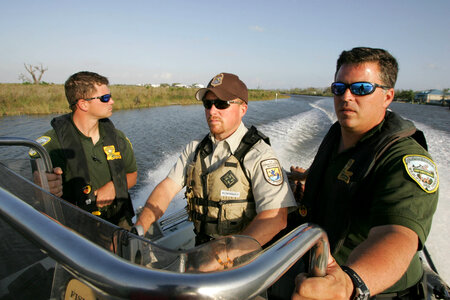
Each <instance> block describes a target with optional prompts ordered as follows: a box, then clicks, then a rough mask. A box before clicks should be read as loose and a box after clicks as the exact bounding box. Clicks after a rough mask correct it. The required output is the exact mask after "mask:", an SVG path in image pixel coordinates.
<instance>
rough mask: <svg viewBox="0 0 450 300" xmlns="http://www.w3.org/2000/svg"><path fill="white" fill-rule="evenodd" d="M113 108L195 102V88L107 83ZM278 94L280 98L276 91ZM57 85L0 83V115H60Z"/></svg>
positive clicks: (254, 95)
mask: <svg viewBox="0 0 450 300" xmlns="http://www.w3.org/2000/svg"><path fill="white" fill-rule="evenodd" d="M110 90H111V94H112V95H113V99H114V109H116V110H120V109H137V108H148V107H157V106H167V105H189V104H198V101H197V100H196V99H195V92H196V91H197V89H195V88H178V87H157V88H154V87H149V86H133V85H111V86H110ZM275 93H277V91H269V90H249V99H250V100H251V101H254V100H270V99H275ZM278 97H279V98H281V97H282V96H280V94H279V93H278ZM69 111H70V110H69V106H68V103H67V100H66V97H65V94H64V86H63V85H61V84H48V85H23V84H6V83H3V84H0V116H13V115H35V114H53V113H55V114H60V113H67V112H69Z"/></svg>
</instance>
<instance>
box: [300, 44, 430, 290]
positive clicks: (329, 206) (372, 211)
mask: <svg viewBox="0 0 450 300" xmlns="http://www.w3.org/2000/svg"><path fill="white" fill-rule="evenodd" d="M397 72H398V65H397V62H396V60H395V58H394V57H393V56H392V55H390V54H389V53H388V52H387V51H385V50H383V49H373V48H363V47H359V48H354V49H352V50H350V51H343V52H342V54H341V55H340V57H339V59H338V62H337V68H336V74H335V82H334V83H333V84H332V85H331V91H332V92H333V94H334V95H335V96H334V106H335V112H336V116H337V119H338V122H336V123H335V124H334V125H333V126H332V127H331V129H330V130H329V132H328V134H327V135H326V136H325V138H324V140H323V141H322V144H321V145H320V148H319V150H318V152H317V155H316V157H315V159H314V161H313V164H312V165H311V167H310V168H309V170H308V172H307V177H306V182H305V190H304V196H303V198H302V200H301V204H300V214H301V217H302V222H305V221H310V222H314V223H316V224H318V225H320V226H321V227H323V228H324V229H325V231H326V232H327V234H328V236H329V240H330V247H331V254H332V256H331V257H330V260H329V264H328V268H327V275H326V276H325V277H323V278H308V277H307V276H306V274H300V275H299V276H298V277H297V279H296V284H297V286H296V288H295V291H294V295H293V299H369V297H370V296H374V295H377V298H376V299H378V297H382V298H380V299H417V298H416V297H418V294H419V292H418V291H417V289H416V288H417V285H416V284H417V283H418V282H419V281H420V280H421V277H422V274H423V270H422V265H421V262H420V260H419V257H418V251H419V250H421V249H422V248H423V247H424V244H425V241H426V238H427V236H428V233H429V232H430V228H431V221H432V216H433V214H434V212H435V210H436V206H437V201H438V186H439V178H438V173H437V168H436V166H435V164H434V162H433V161H432V159H431V156H430V154H429V153H428V152H427V151H426V142H425V138H424V136H423V134H422V132H420V131H418V130H416V128H415V126H414V124H413V123H412V122H410V121H407V120H405V119H403V118H401V117H400V116H399V115H397V114H395V113H394V112H391V111H389V110H387V108H388V106H389V104H390V103H391V102H392V100H393V99H394V85H395V82H396V79H397ZM292 171H301V170H299V169H296V168H292ZM400 296H402V297H404V298H397V297H400Z"/></svg>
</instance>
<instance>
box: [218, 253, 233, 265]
mask: <svg viewBox="0 0 450 300" xmlns="http://www.w3.org/2000/svg"><path fill="white" fill-rule="evenodd" d="M214 257H215V258H216V260H217V262H218V263H219V264H220V265H222V266H223V268H224V269H228V267H232V266H233V261H232V260H231V259H230V258H229V257H228V255H227V261H226V262H224V261H222V260H221V259H220V257H219V255H217V253H216V254H215V255H214Z"/></svg>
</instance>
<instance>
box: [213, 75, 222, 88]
mask: <svg viewBox="0 0 450 300" xmlns="http://www.w3.org/2000/svg"><path fill="white" fill-rule="evenodd" d="M222 81H223V74H219V75H216V77H214V78H213V79H212V80H211V85H212V86H214V87H216V86H218V85H221V84H222Z"/></svg>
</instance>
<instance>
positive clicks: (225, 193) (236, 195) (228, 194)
mask: <svg viewBox="0 0 450 300" xmlns="http://www.w3.org/2000/svg"><path fill="white" fill-rule="evenodd" d="M220 196H221V197H231V198H239V197H240V196H241V193H240V192H233V191H224V190H221V191H220Z"/></svg>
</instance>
